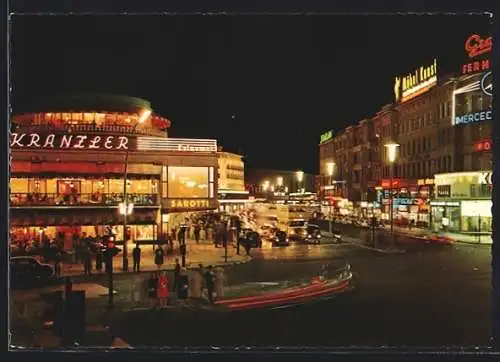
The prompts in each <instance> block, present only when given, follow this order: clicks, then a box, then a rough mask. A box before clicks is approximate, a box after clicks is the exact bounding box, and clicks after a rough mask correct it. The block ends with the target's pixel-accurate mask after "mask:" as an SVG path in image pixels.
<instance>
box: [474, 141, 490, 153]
mask: <svg viewBox="0 0 500 362" xmlns="http://www.w3.org/2000/svg"><path fill="white" fill-rule="evenodd" d="M474 149H475V150H476V151H477V152H481V151H491V140H481V141H479V142H476V143H475V144H474Z"/></svg>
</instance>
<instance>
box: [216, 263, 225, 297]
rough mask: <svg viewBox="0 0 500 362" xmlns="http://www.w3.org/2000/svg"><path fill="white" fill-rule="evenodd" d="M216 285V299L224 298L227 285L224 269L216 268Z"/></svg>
mask: <svg viewBox="0 0 500 362" xmlns="http://www.w3.org/2000/svg"><path fill="white" fill-rule="evenodd" d="M214 280H215V282H214V284H215V298H216V299H217V298H222V297H223V296H224V284H226V281H227V278H226V275H225V274H224V269H223V268H221V267H217V268H215V275H214Z"/></svg>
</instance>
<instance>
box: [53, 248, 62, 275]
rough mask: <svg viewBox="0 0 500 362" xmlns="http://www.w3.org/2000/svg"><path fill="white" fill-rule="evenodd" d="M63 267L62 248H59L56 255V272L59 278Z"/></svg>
mask: <svg viewBox="0 0 500 362" xmlns="http://www.w3.org/2000/svg"><path fill="white" fill-rule="evenodd" d="M61 267H62V253H61V249H59V248H58V249H57V252H56V255H55V256H54V273H55V274H56V277H57V278H60V277H61Z"/></svg>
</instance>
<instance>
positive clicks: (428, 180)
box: [417, 178, 434, 186]
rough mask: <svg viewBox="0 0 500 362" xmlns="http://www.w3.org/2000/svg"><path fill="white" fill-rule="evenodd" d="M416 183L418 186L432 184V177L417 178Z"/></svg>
mask: <svg viewBox="0 0 500 362" xmlns="http://www.w3.org/2000/svg"><path fill="white" fill-rule="evenodd" d="M417 185H418V186H425V185H434V179H433V178H426V179H419V180H417Z"/></svg>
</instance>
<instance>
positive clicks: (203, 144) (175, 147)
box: [137, 137, 217, 152]
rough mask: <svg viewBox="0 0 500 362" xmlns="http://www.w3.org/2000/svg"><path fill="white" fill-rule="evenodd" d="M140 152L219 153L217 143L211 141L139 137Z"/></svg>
mask: <svg viewBox="0 0 500 362" xmlns="http://www.w3.org/2000/svg"><path fill="white" fill-rule="evenodd" d="M137 150H138V151H172V152H217V141H216V140H210V139H189V138H164V137H139V138H138V139H137Z"/></svg>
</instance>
